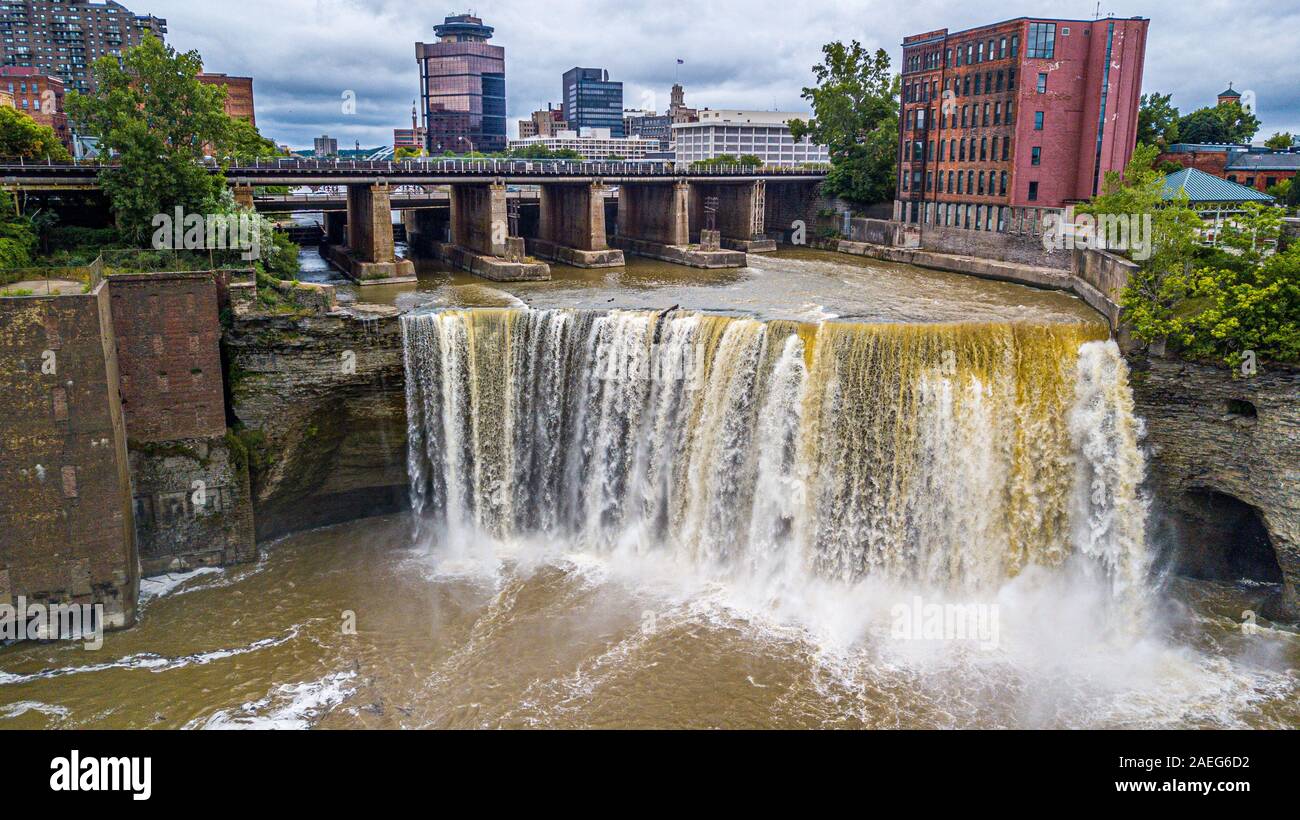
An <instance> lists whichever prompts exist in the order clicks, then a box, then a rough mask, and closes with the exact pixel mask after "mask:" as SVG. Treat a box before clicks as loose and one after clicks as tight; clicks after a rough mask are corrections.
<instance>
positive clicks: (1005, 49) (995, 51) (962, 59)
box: [905, 23, 1039, 72]
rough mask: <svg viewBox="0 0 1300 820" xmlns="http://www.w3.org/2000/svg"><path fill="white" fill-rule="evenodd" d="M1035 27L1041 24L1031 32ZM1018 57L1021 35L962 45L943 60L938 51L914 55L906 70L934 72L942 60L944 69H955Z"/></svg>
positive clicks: (908, 60) (908, 61)
mask: <svg viewBox="0 0 1300 820" xmlns="http://www.w3.org/2000/svg"><path fill="white" fill-rule="evenodd" d="M1033 25H1039V24H1037V23H1035V24H1031V30H1032V26H1033ZM1018 56H1020V35H1018V34H1013V35H1011V37H1009V38H1008V37H1005V36H1003V37H990V38H989V39H988V41H987V43H986V42H985V41H983V40H981V41H980V42H978V43H977V42H975V41H973V40H972V41H970V42H967V43H961V44H959V45H957V46H953V47H950V48H947V49H945V50H944V51H943V55H942V58H941V57H940V52H939V50H938V49H935V50H933V51H928V52H925V53H924V54H914V55H912V56H910V57H908V58H907V65H906V66H905V68H906V70H907V71H909V72H913V71H932V70H934V69H937V68H939V67H940V60H941V59H942V63H943V66H944V67H946V68H955V67H957V66H961V65H975V64H977V63H983V62H986V61H988V60H1002V59H1005V58H1007V57H1018ZM1030 56H1031V57H1032V56H1033V55H1032V54H1031V55H1030Z"/></svg>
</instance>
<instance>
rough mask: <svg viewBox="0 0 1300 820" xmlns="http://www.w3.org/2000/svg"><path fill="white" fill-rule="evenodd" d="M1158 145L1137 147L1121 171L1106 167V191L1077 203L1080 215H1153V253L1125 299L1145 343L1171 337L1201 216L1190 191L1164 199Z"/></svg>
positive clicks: (1127, 314) (1135, 330) (1130, 318)
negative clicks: (1155, 165)
mask: <svg viewBox="0 0 1300 820" xmlns="http://www.w3.org/2000/svg"><path fill="white" fill-rule="evenodd" d="M1159 152H1160V149H1159V148H1157V147H1156V146H1154V145H1139V146H1138V147H1137V148H1136V149H1135V150H1134V151H1133V157H1132V159H1130V160H1129V164H1128V166H1127V167H1125V169H1124V173H1123V174H1118V173H1115V172H1114V171H1108V172H1107V173H1106V179H1105V183H1104V185H1103V187H1102V193H1101V194H1100V195H1098V196H1097V197H1095V198H1094V199H1093V200H1092V201H1091V202H1089V203H1087V204H1085V205H1081V206H1079V207H1078V209H1077V210H1078V211H1079V212H1080V213H1087V214H1092V215H1094V216H1099V215H1103V214H1109V215H1115V216H1122V217H1128V216H1130V215H1134V214H1136V215H1139V216H1143V215H1147V214H1150V216H1151V236H1150V237H1149V239H1150V243H1151V254H1150V256H1149V257H1148V258H1147V259H1145V260H1141V262H1140V263H1139V265H1140V267H1139V269H1138V270H1137V271H1136V272H1135V273H1134V274H1133V275H1132V277H1130V279H1129V284H1128V287H1127V288H1126V289H1125V291H1124V294H1123V297H1122V299H1121V303H1122V305H1123V308H1124V311H1125V313H1124V316H1125V321H1126V322H1128V323H1129V325H1130V326H1131V327H1132V328H1133V335H1134V336H1136V337H1137V338H1138V339H1141V340H1142V341H1148V342H1149V341H1154V340H1156V339H1160V338H1164V337H1166V336H1169V335H1170V334H1171V333H1172V332H1173V330H1174V329H1175V328H1176V318H1177V316H1176V311H1177V309H1178V306H1179V305H1180V304H1181V303H1182V302H1183V300H1184V299H1186V297H1187V294H1188V291H1189V289H1190V277H1191V273H1192V261H1193V259H1194V258H1195V256H1196V249H1197V245H1196V239H1197V230H1198V229H1199V228H1200V226H1201V219H1200V217H1199V216H1198V215H1197V214H1196V212H1195V211H1193V210H1192V209H1191V207H1190V206H1189V204H1188V201H1187V196H1186V194H1183V195H1182V196H1180V198H1179V199H1176V200H1174V201H1172V202H1166V201H1165V199H1164V175H1163V174H1161V173H1160V172H1159V171H1157V170H1156V169H1154V168H1153V167H1152V164H1153V163H1154V162H1155V158H1156V156H1157V155H1158V154H1159Z"/></svg>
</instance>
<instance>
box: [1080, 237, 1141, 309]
mask: <svg viewBox="0 0 1300 820" xmlns="http://www.w3.org/2000/svg"><path fill="white" fill-rule="evenodd" d="M1070 262H1071V267H1070V271H1071V273H1073V274H1074V276H1075V278H1076V279H1078V280H1080V281H1081V282H1082V283H1084V284H1086V285H1088V286H1089V287H1091V288H1093V289H1094V290H1096V291H1097V293H1098V294H1099V295H1100V296H1101V297H1102V298H1103V299H1105V300H1106V302H1107V305H1106V306H1105V307H1106V308H1107V309H1105V310H1102V312H1103V313H1106V314H1107V316H1108V317H1109V318H1110V319H1111V327H1118V326H1119V313H1120V309H1119V304H1120V300H1121V297H1122V296H1123V294H1124V289H1125V288H1126V287H1128V283H1129V279H1130V278H1131V277H1132V276H1133V274H1134V273H1136V272H1137V270H1138V265H1137V263H1136V262H1130V261H1129V260H1127V259H1125V258H1123V257H1121V256H1116V255H1115V254H1112V253H1107V252H1106V251H1098V250H1092V249H1090V248H1080V249H1077V250H1075V251H1073V252H1072V254H1071V258H1070ZM1089 303H1090V304H1091V301H1090V302H1089ZM1093 307H1098V305H1095V304H1094V305H1093Z"/></svg>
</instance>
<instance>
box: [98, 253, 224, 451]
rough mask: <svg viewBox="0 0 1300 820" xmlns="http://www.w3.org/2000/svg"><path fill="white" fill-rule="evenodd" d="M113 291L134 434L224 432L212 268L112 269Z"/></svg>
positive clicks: (142, 437) (138, 437)
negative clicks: (114, 272)
mask: <svg viewBox="0 0 1300 820" xmlns="http://www.w3.org/2000/svg"><path fill="white" fill-rule="evenodd" d="M110 290H111V292H112V297H113V324H114V326H115V327H116V328H117V358H118V362H119V364H120V366H121V370H122V381H121V390H122V405H123V408H124V409H125V411H126V425H127V429H128V430H129V431H130V436H131V440H132V441H138V442H158V441H168V440H172V439H192V438H213V437H216V436H221V435H223V434H224V433H225V430H226V410H225V396H224V389H223V386H222V378H223V376H222V369H221V322H220V313H219V309H218V304H217V300H218V292H217V285H216V282H215V281H214V279H213V276H212V274H211V273H148V274H128V275H121V276H113V277H112V279H111V285H110Z"/></svg>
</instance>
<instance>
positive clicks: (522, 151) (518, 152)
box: [506, 143, 582, 159]
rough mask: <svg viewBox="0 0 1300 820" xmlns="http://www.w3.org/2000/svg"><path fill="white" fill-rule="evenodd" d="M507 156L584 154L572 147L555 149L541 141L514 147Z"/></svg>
mask: <svg viewBox="0 0 1300 820" xmlns="http://www.w3.org/2000/svg"><path fill="white" fill-rule="evenodd" d="M506 156H509V157H510V158H512V159H582V154H579V153H578V152H577V151H575V150H573V149H572V148H561V149H559V150H555V151H553V150H551V149H550V148H547V147H546V146H545V145H542V144H541V143H534V144H532V145H527V146H523V147H520V148H512V149H511V150H510V152H509V153H508V154H507V155H506Z"/></svg>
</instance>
